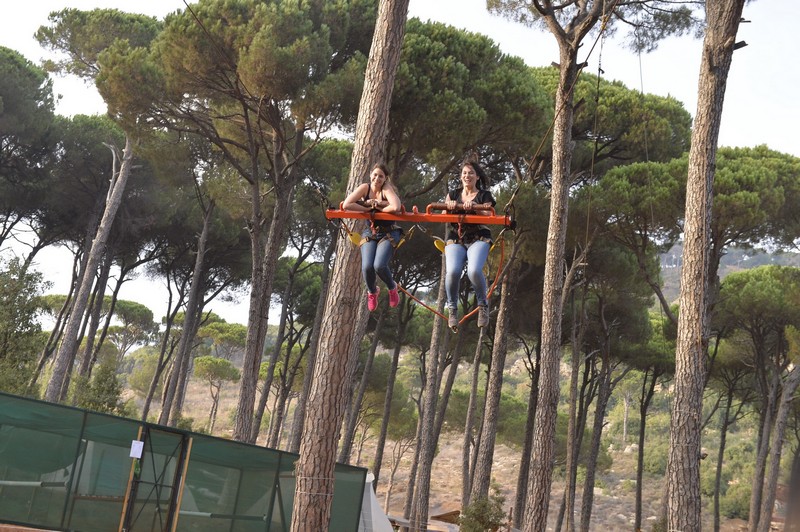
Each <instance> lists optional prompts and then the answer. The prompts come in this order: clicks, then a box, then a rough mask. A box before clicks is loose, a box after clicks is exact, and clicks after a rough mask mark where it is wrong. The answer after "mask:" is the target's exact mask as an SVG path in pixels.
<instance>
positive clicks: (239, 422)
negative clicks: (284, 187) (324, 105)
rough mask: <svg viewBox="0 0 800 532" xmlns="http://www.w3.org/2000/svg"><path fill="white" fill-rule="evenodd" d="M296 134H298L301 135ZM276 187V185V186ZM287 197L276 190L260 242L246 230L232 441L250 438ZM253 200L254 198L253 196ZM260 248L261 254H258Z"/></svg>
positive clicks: (287, 209) (288, 200)
mask: <svg viewBox="0 0 800 532" xmlns="http://www.w3.org/2000/svg"><path fill="white" fill-rule="evenodd" d="M300 136H301V137H302V135H300ZM277 188H279V187H278V185H276V189H277ZM291 197H292V195H291V194H290V193H289V192H288V191H282V192H280V193H276V201H275V206H274V208H273V211H272V221H271V223H270V225H269V231H268V233H267V238H266V242H264V243H263V244H262V243H261V231H256V230H255V229H254V228H252V227H251V229H250V230H251V235H252V236H251V243H252V247H253V253H252V254H253V261H254V262H253V264H254V267H253V275H252V281H251V285H252V286H251V289H250V310H249V313H248V320H247V338H246V339H245V355H244V361H243V364H242V378H241V380H240V381H239V400H238V402H237V404H236V419H235V421H234V425H233V439H235V440H236V441H243V442H248V441H251V440H252V438H253V428H254V426H255V423H254V417H253V413H254V410H255V402H256V388H257V383H258V372H259V369H260V368H261V358H262V357H263V355H264V342H265V339H266V335H267V325H268V318H269V304H270V301H271V300H272V282H273V279H274V277H275V268H276V267H277V260H278V256H279V254H280V251H281V246H282V241H283V231H284V229H285V228H286V223H287V220H288V219H289V210H290V205H291ZM253 201H257V200H256V199H255V198H254V199H253ZM258 201H260V200H258ZM262 251H263V255H260V253H261V252H262Z"/></svg>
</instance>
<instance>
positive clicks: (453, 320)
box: [447, 308, 458, 329]
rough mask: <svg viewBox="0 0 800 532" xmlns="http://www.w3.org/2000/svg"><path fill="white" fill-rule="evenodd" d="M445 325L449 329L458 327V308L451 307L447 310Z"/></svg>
mask: <svg viewBox="0 0 800 532" xmlns="http://www.w3.org/2000/svg"><path fill="white" fill-rule="evenodd" d="M447 326H448V327H450V328H451V329H454V328H456V327H458V310H456V309H454V308H451V309H450V310H449V311H448V312H447Z"/></svg>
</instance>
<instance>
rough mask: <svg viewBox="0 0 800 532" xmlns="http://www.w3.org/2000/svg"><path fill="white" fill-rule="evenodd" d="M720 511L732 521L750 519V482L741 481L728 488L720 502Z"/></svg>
mask: <svg viewBox="0 0 800 532" xmlns="http://www.w3.org/2000/svg"><path fill="white" fill-rule="evenodd" d="M719 511H720V513H721V514H722V515H724V516H725V517H728V518H730V519H742V520H744V521H747V520H748V519H749V518H750V482H747V481H741V482H737V483H735V484H733V485H731V486H729V487H728V490H727V491H726V492H725V495H724V496H723V497H722V498H721V499H720V501H719Z"/></svg>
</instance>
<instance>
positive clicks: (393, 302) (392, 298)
mask: <svg viewBox="0 0 800 532" xmlns="http://www.w3.org/2000/svg"><path fill="white" fill-rule="evenodd" d="M398 303H400V294H398V293H397V287H396V286H395V287H394V288H393V289H391V290H389V306H390V307H392V308H394V307H396V306H397V304H398Z"/></svg>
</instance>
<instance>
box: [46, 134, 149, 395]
mask: <svg viewBox="0 0 800 532" xmlns="http://www.w3.org/2000/svg"><path fill="white" fill-rule="evenodd" d="M132 161H133V143H132V142H131V139H130V137H126V139H125V150H124V151H123V154H122V162H121V164H120V167H119V174H117V173H116V156H115V158H114V167H113V168H112V174H113V175H112V178H111V185H110V186H109V190H108V196H107V197H108V199H107V201H106V208H105V211H104V212H103V217H102V219H101V221H100V226H99V227H98V228H97V233H96V235H95V237H94V240H93V241H92V246H91V250H90V251H89V256H88V259H87V261H86V266H85V267H84V268H83V275H82V276H81V281H80V287H79V288H78V290H77V295H76V296H75V303H74V304H73V306H72V311H71V312H70V317H69V320H68V321H67V325H66V327H65V329H64V336H63V338H62V341H61V346H60V347H59V349H58V353H57V354H56V358H55V361H54V362H53V374H52V376H51V378H50V382H49V383H48V384H47V390H46V391H45V395H44V399H45V400H46V401H51V402H57V401H58V400H59V399H60V398H61V397H63V394H64V393H65V392H66V390H65V389H64V383H65V382H66V381H67V376H68V373H69V372H70V370H71V368H72V362H73V361H74V360H75V353H76V352H77V350H78V329H79V328H80V326H81V321H82V319H81V318H82V317H83V314H84V312H85V311H86V305H87V303H88V301H89V295H90V294H91V290H92V284H93V282H94V274H95V272H96V271H97V266H98V264H99V263H100V259H101V258H102V255H103V251H104V250H105V246H106V242H107V241H108V235H109V234H110V232H111V225H112V224H113V223H114V218H115V217H116V215H117V210H119V206H120V204H121V203H122V196H123V195H124V193H125V186H126V184H127V183H128V177H129V176H130V173H131V164H132Z"/></svg>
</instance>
